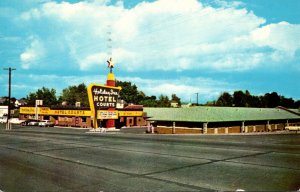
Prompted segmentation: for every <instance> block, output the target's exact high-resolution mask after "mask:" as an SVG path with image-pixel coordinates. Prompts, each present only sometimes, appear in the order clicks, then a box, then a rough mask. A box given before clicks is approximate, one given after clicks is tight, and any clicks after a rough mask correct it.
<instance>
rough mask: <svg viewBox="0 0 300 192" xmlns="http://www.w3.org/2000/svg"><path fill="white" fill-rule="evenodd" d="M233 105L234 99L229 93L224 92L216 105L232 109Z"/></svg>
mask: <svg viewBox="0 0 300 192" xmlns="http://www.w3.org/2000/svg"><path fill="white" fill-rule="evenodd" d="M232 103H233V97H232V95H231V94H229V93H228V92H224V93H222V94H221V95H220V97H219V98H218V100H217V102H216V105H217V106H228V107H231V106H232Z"/></svg>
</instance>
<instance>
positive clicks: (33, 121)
mask: <svg viewBox="0 0 300 192" xmlns="http://www.w3.org/2000/svg"><path fill="white" fill-rule="evenodd" d="M27 125H28V126H38V125H39V120H30V121H29V122H28V123H27Z"/></svg>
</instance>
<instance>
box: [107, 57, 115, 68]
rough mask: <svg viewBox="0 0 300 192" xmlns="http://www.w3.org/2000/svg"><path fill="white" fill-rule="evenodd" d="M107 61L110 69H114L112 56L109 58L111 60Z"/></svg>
mask: <svg viewBox="0 0 300 192" xmlns="http://www.w3.org/2000/svg"><path fill="white" fill-rule="evenodd" d="M107 63H108V66H107V67H108V68H110V69H112V68H114V63H113V61H112V58H109V60H107Z"/></svg>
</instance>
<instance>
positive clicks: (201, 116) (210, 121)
mask: <svg viewBox="0 0 300 192" xmlns="http://www.w3.org/2000/svg"><path fill="white" fill-rule="evenodd" d="M107 62H108V67H109V68H110V72H109V73H108V75H107V80H106V84H105V85H100V84H90V85H89V86H88V90H87V92H88V97H89V98H88V99H89V104H90V108H80V107H72V108H66V107H62V106H60V107H47V106H41V105H38V106H36V107H33V106H32V107H30V106H27V107H20V119H21V120H27V119H39V120H50V121H52V122H53V123H54V124H55V125H56V126H67V127H82V128H95V129H97V128H99V127H101V128H106V129H111V130H112V129H115V128H121V129H124V130H128V129H130V128H133V127H134V128H136V129H139V130H140V131H141V132H152V133H158V134H228V133H249V132H272V131H280V130H285V128H286V127H288V126H296V127H299V126H300V109H286V108H284V107H277V108H247V107H207V106H193V107H186V108H178V107H172V108H149V107H143V106H142V105H128V106H125V107H124V106H123V105H122V102H118V95H119V91H120V90H121V89H122V88H121V87H116V86H115V76H114V74H113V72H112V69H113V63H112V59H110V60H108V61H107Z"/></svg>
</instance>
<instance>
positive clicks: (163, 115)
mask: <svg viewBox="0 0 300 192" xmlns="http://www.w3.org/2000/svg"><path fill="white" fill-rule="evenodd" d="M144 112H146V113H147V116H148V117H149V120H156V121H184V122H226V121H227V122H230V121H260V120H284V119H299V120H300V116H298V115H295V114H293V113H290V112H287V111H285V110H282V109H278V108H247V107H189V108H149V107H145V108H144Z"/></svg>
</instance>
